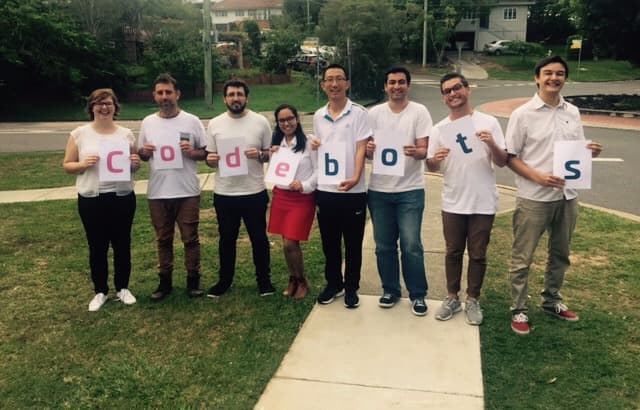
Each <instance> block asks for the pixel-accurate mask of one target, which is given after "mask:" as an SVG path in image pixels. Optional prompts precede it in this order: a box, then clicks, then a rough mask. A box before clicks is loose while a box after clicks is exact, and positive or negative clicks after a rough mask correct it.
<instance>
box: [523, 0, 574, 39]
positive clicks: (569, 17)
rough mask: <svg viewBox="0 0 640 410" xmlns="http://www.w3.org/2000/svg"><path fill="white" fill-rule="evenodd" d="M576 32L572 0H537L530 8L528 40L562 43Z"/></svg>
mask: <svg viewBox="0 0 640 410" xmlns="http://www.w3.org/2000/svg"><path fill="white" fill-rule="evenodd" d="M575 32H576V26H575V17H574V10H573V7H572V5H571V2H570V0H537V1H536V2H535V4H534V5H533V6H531V7H530V8H529V19H528V20H527V41H538V42H540V41H543V42H545V43H547V44H562V43H564V42H565V40H566V38H567V37H568V36H570V35H572V34H574V33H575Z"/></svg>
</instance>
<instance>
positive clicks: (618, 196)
mask: <svg viewBox="0 0 640 410" xmlns="http://www.w3.org/2000/svg"><path fill="white" fill-rule="evenodd" d="M472 87H473V93H472V97H471V98H472V101H473V104H474V105H475V106H476V107H477V106H480V105H482V104H484V103H487V102H492V101H497V100H503V99H510V98H521V97H530V96H532V95H533V94H534V93H535V83H534V82H533V81H496V80H477V81H473V82H472ZM603 93H616V94H623V93H627V94H640V81H628V82H607V83H576V82H570V83H568V84H567V85H566V86H565V93H564V94H565V95H586V94H603ZM412 98H413V99H415V100H416V101H419V102H421V103H423V104H425V105H426V106H427V107H428V108H429V111H430V112H431V114H432V117H433V118H434V121H439V120H440V119H441V118H443V117H444V116H446V115H447V109H446V107H445V105H444V104H443V103H442V99H441V96H440V93H439V83H438V81H437V79H436V78H429V77H423V78H416V79H414V81H413V84H412ZM269 118H270V116H269ZM500 122H501V124H502V126H503V129H506V125H507V120H506V119H505V118H501V119H500ZM77 124H78V123H75V122H58V123H0V152H24V151H51V150H63V149H64V147H65V144H66V141H67V137H68V135H69V131H70V130H71V129H73V128H74V127H75V126H77ZM121 124H122V125H124V126H127V127H129V128H131V129H133V130H134V132H137V130H138V127H139V122H138V121H122V122H121ZM303 124H304V125H305V129H310V117H306V118H304V121H303ZM585 133H586V136H587V138H589V139H594V140H598V141H600V142H602V143H603V144H604V145H605V152H604V154H603V157H604V158H610V159H613V160H614V161H608V162H596V163H595V164H594V179H593V189H592V190H590V191H584V192H582V193H581V199H582V201H583V202H585V203H590V204H593V205H598V206H602V207H607V208H612V209H616V210H619V211H623V212H629V213H632V214H634V215H640V182H639V180H638V178H634V174H635V173H636V172H634V171H636V170H637V166H636V161H635V158H639V157H640V132H638V131H625V130H616V129H605V128H593V127H587V128H586V130H585ZM498 182H499V183H500V184H503V185H507V186H512V185H513V175H512V174H511V172H510V171H509V170H504V169H503V170H499V171H498Z"/></svg>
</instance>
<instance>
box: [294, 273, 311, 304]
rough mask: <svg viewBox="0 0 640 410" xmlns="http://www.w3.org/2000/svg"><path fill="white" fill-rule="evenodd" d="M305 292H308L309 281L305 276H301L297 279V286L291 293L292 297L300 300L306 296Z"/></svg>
mask: <svg viewBox="0 0 640 410" xmlns="http://www.w3.org/2000/svg"><path fill="white" fill-rule="evenodd" d="M307 293H309V282H307V278H305V277H303V278H301V279H298V288H297V289H296V293H295V294H294V295H293V298H294V299H296V300H300V299H302V298H304V297H305V296H307Z"/></svg>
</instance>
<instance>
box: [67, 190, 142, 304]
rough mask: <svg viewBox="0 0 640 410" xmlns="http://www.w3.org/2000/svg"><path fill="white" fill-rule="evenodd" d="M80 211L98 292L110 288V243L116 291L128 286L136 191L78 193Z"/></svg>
mask: <svg viewBox="0 0 640 410" xmlns="http://www.w3.org/2000/svg"><path fill="white" fill-rule="evenodd" d="M78 212H79V213H80V219H81V220H82V225H84V231H85V233H86V235H87V242H88V243H89V266H90V268H91V280H92V281H93V287H94V290H95V292H96V293H104V294H105V295H106V294H107V293H108V292H109V285H108V284H107V277H108V274H109V263H108V261H107V255H108V252H109V244H111V247H112V248H113V271H114V274H113V281H114V285H115V287H116V291H120V289H124V288H128V287H129V276H130V275H131V225H132V224H133V216H134V214H135V212H136V195H135V194H134V193H133V192H131V193H130V194H129V195H124V196H117V195H116V194H115V193H107V194H100V195H98V196H97V197H94V198H85V197H83V196H80V195H78Z"/></svg>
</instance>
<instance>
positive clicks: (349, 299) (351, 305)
mask: <svg viewBox="0 0 640 410" xmlns="http://www.w3.org/2000/svg"><path fill="white" fill-rule="evenodd" d="M358 306H360V298H359V297H358V292H356V291H355V290H349V291H347V292H346V293H345V294H344V307H346V308H348V309H355V308H357V307H358Z"/></svg>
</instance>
